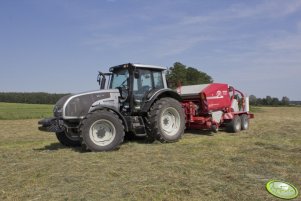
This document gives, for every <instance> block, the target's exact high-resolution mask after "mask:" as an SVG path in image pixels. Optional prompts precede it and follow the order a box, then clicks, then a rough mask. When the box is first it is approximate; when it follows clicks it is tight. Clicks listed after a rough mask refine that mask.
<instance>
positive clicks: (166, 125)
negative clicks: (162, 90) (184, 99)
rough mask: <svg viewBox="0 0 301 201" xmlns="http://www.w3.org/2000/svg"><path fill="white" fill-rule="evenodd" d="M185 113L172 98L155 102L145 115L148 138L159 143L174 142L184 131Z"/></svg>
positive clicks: (179, 104)
mask: <svg viewBox="0 0 301 201" xmlns="http://www.w3.org/2000/svg"><path fill="white" fill-rule="evenodd" d="M185 123H186V122H185V113H184V109H183V108H182V105H181V103H180V102H179V101H177V100H176V99H173V98H161V99H159V100H157V101H156V102H155V103H154V104H153V105H152V107H151V108H150V110H149V112H148V113H147V117H146V121H145V125H146V131H147V135H148V138H149V139H151V140H155V139H156V140H158V141H160V142H176V141H178V140H179V139H180V138H181V137H182V135H183V134H184V130H185Z"/></svg>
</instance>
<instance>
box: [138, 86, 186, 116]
mask: <svg viewBox="0 0 301 201" xmlns="http://www.w3.org/2000/svg"><path fill="white" fill-rule="evenodd" d="M165 97H170V98H174V99H176V100H178V101H179V102H181V101H182V98H181V96H180V95H179V94H178V93H177V92H175V91H174V90H172V89H159V90H152V91H150V92H149V93H148V94H147V95H146V101H145V103H144V104H143V106H142V109H141V111H142V112H143V113H145V112H148V111H149V109H150V107H151V106H152V105H153V103H154V102H155V101H156V100H158V99H160V98H165Z"/></svg>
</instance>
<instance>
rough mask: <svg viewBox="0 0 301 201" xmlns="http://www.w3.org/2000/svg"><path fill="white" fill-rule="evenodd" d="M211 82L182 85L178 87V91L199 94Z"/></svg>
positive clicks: (184, 93)
mask: <svg viewBox="0 0 301 201" xmlns="http://www.w3.org/2000/svg"><path fill="white" fill-rule="evenodd" d="M208 85H209V84H198V85H188V86H181V87H178V88H177V92H178V93H179V94H180V95H197V94H199V93H200V92H202V91H203V90H204V89H205V88H206V87H207V86H208Z"/></svg>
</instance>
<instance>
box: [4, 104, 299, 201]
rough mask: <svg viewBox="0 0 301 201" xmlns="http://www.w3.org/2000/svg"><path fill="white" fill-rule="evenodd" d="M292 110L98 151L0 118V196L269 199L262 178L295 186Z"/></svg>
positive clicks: (265, 111)
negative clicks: (235, 126) (235, 128)
mask: <svg viewBox="0 0 301 201" xmlns="http://www.w3.org/2000/svg"><path fill="white" fill-rule="evenodd" d="M300 113H301V108H279V107H277V108H261V111H260V113H255V115H256V118H255V119H254V120H251V125H250V129H249V130H247V131H244V132H240V133H238V134H229V133H226V132H219V133H217V134H214V135H213V134H212V135H207V132H194V133H199V134H191V133H186V134H185V135H184V136H183V139H182V140H180V141H179V142H177V143H167V144H161V143H153V144H145V143H143V142H142V141H139V140H136V141H128V142H125V143H124V144H123V145H122V146H121V148H120V149H119V150H117V151H112V152H103V153H92V152H88V153H82V152H81V151H80V149H77V148H74V149H71V148H66V147H64V146H62V145H60V144H59V143H58V142H57V140H56V138H55V136H54V135H51V134H47V133H42V132H40V131H38V130H37V120H2V121H0V126H1V130H0V137H1V141H0V168H1V172H0V187H1V188H0V200H139V201H140V200H206V201H210V200H239V201H241V200H276V198H274V197H273V196H272V195H270V194H269V193H268V192H267V191H266V190H265V184H266V183H267V182H268V180H269V179H280V180H284V181H288V182H291V183H293V184H294V185H295V186H296V187H297V188H298V189H299V190H300V187H301V183H300V178H301V168H300V167H301V135H300V133H301V124H300V122H301V115H300ZM205 133H206V134H205Z"/></svg>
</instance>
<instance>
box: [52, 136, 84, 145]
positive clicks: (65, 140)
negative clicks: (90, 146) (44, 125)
mask: <svg viewBox="0 0 301 201" xmlns="http://www.w3.org/2000/svg"><path fill="white" fill-rule="evenodd" d="M55 135H56V138H57V139H58V141H59V142H60V143H61V144H62V145H65V146H67V147H78V146H80V145H81V143H80V140H79V138H74V139H72V138H71V137H69V136H67V134H66V133H65V132H56V133H55Z"/></svg>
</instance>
